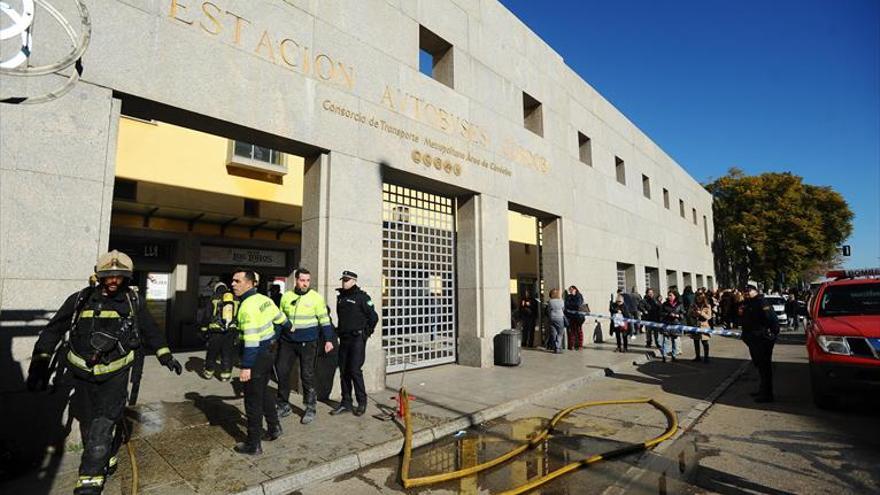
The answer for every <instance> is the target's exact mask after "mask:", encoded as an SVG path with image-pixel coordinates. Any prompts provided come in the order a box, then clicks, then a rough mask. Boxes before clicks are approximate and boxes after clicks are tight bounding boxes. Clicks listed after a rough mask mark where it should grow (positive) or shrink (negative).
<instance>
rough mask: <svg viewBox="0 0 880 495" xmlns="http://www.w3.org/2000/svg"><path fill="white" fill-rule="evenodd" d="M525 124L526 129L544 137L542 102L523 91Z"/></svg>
mask: <svg viewBox="0 0 880 495" xmlns="http://www.w3.org/2000/svg"><path fill="white" fill-rule="evenodd" d="M522 98H523V125H525V127H526V129H528V130H530V131H532V132H534V133H535V134H537V135H539V136H541V137H544V114H543V110H542V109H541V108H542V107H541V102H540V101H538V100H536V99H534V98H532V97H531V96H530V95H529V94H528V93H526V92H525V91H523V94H522Z"/></svg>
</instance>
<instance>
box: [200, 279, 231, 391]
mask: <svg viewBox="0 0 880 495" xmlns="http://www.w3.org/2000/svg"><path fill="white" fill-rule="evenodd" d="M210 304H211V306H210V307H209V308H208V310H209V311H210V317H209V319H208V321H207V322H206V324H205V325H203V326H202V329H201V330H202V334H203V338H204V340H205V347H206V353H205V369H204V371H203V372H202V378H205V379H210V378H211V377H213V376H214V367H215V366H216V365H217V358H219V359H220V379H221V380H223V381H227V380H230V379H231V378H232V358H233V355H234V353H235V340H236V339H237V338H238V323H237V321H236V319H237V314H238V304H239V302H238V301H236V300H235V299H234V297H233V295H232V293H231V292H229V288H228V287H226V284H224V283H223V282H220V283H218V284H217V285H215V286H214V296H213V297H212V298H211V301H210Z"/></svg>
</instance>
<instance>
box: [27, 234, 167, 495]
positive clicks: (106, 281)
mask: <svg viewBox="0 0 880 495" xmlns="http://www.w3.org/2000/svg"><path fill="white" fill-rule="evenodd" d="M132 270H134V264H133V263H132V261H131V258H129V257H128V256H127V255H126V254H125V253H121V252H119V251H116V250H113V251H110V252H109V253H106V254H103V255H101V256H100V257H99V258H98V261H97V264H96V265H95V275H96V280H97V285H95V286H94V287H86V288H84V289H82V290H81V291H79V292H76V293H74V294H72V295H71V296H70V297H68V298H67V300H66V301H64V304H62V305H61V308H60V309H59V310H58V312H57V313H55V316H53V317H52V319H51V320H50V321H49V323H48V324H47V325H46V327H45V328H44V329H43V330H42V332H40V337H39V339H38V340H37V343H36V345H34V354H33V357H32V359H31V364H30V368H29V370H28V379H27V387H28V389H29V390H32V391H33V390H45V389H46V388H47V386H48V382H49V374H50V371H49V364H50V360H51V357H52V354H53V353H55V352H57V353H59V356H63V357H62V358H61V359H63V361H64V363H65V364H66V366H67V368H68V369H69V370H70V373H71V375H72V377H73V386H74V390H75V395H74V402H75V406H76V408H77V409H79V412H78V414H77V417H78V419H79V421H80V432H81V433H82V442H83V453H82V460H81V461H80V466H79V478H78V480H77V483H76V488H75V489H74V493H75V494H80V495H87V494H100V493H101V492H102V491H103V489H104V481H105V479H106V477H107V476H109V475H111V474H113V472H114V471H115V470H116V452H117V451H118V450H119V446H120V445H121V443H122V435H121V434H120V431H116V430H118V429H119V428H120V427H121V425H120V421H121V420H122V415H123V412H124V410H125V404H126V400H127V399H128V379H129V374H130V369H131V367H132V364H133V363H134V362H135V359H136V357H137V353H138V352H141V351H139V348H140V347H141V345H145V346H146V347H147V348H148V349H149V350H151V351H155V353H156V357H157V358H158V359H159V362H160V363H162V365H164V366H165V367H167V368H168V369H169V370H171V371H172V372H174V373H177V374H178V375H179V374H180V373H181V371H182V369H183V368H182V367H181V366H180V363H179V362H177V360H176V359H174V357H173V356H172V355H171V351H170V350H168V347H167V346H166V343H165V336H164V335H163V334H162V332H160V331H159V328H158V327H157V326H156V322H155V321H154V320H153V318H152V316H150V313H149V312H148V311H147V310H146V307H145V305H144V300H143V298H141V297H140V296H139V295H138V294H137V291H136V289H135V288H134V287H130V286H129V283H130V281H131V276H132ZM68 330H69V331H70V334H69V338H68V339H67V340H66V341H65V342H64V343H62V345H61V347H58V344H59V343H60V342H62V340H64V337H65V334H67V332H68ZM56 347H58V349H57V350H56Z"/></svg>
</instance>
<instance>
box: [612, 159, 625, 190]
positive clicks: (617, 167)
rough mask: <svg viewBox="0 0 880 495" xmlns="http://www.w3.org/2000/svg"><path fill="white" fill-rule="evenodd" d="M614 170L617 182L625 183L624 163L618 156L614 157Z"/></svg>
mask: <svg viewBox="0 0 880 495" xmlns="http://www.w3.org/2000/svg"><path fill="white" fill-rule="evenodd" d="M614 171H615V173H616V174H617V182H620V183H621V184H623V185H624V186H625V185H626V164H625V163H623V160H621V159H620V158H619V157H616V156H615V157H614Z"/></svg>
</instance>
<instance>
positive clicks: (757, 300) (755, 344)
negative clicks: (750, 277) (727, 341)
mask: <svg viewBox="0 0 880 495" xmlns="http://www.w3.org/2000/svg"><path fill="white" fill-rule="evenodd" d="M745 295H746V298H745V300H744V301H743V306H742V319H741V322H742V340H743V342H745V344H746V345H747V346H748V347H749V353H750V354H751V356H752V362H753V363H754V364H755V366H756V367H757V368H758V375H759V377H760V380H761V384H760V386H759V388H758V391H757V392H756V393H755V394H753V395H755V396H756V397H755V402H773V364H772V361H773V346H774V345H775V343H776V336H777V335H779V321H778V320H777V319H776V312H775V311H773V307H772V306H770V304H768V303H767V302H766V301H764V296H763V295H761V294H760V293H759V292H758V287H757V286H756V285H755V284H752V283H750V284H749V285H747V286H746V291H745Z"/></svg>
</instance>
